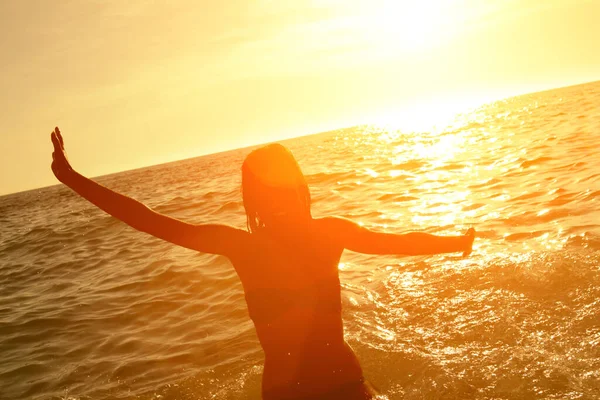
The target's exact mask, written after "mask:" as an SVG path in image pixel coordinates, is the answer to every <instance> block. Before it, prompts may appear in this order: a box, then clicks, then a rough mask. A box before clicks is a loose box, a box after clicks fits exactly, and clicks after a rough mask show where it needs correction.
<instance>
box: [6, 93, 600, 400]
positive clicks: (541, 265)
mask: <svg viewBox="0 0 600 400" xmlns="http://www.w3.org/2000/svg"><path fill="white" fill-rule="evenodd" d="M432 112H433V111H432ZM284 143H285V144H286V145H287V146H288V147H289V148H290V149H291V150H292V152H293V153H294V154H295V156H296V157H297V159H298V160H299V162H300V165H301V166H302V168H303V170H304V172H305V174H306V175H307V178H308V181H309V185H310V187H311V192H312V196H313V215H315V216H325V215H340V216H344V217H348V218H351V219H353V220H355V221H359V222H362V223H364V224H365V225H367V226H371V227H373V229H380V230H386V231H390V232H404V231H408V230H424V231H427V232H431V233H438V234H457V233H464V232H465V231H466V229H467V228H468V227H470V226H473V227H475V228H476V229H477V232H478V236H477V239H476V241H475V246H474V251H473V254H472V255H471V256H470V257H468V258H461V257H460V256H459V255H443V256H430V257H403V256H393V257H384V256H366V255H361V254H356V253H351V252H346V253H345V254H344V256H343V258H342V261H341V263H340V265H339V270H340V278H341V282H342V302H343V316H344V323H345V332H346V338H347V341H348V342H349V343H350V345H351V346H352V347H353V348H354V349H355V351H356V353H357V354H358V356H359V358H360V360H361V363H362V365H363V368H364V371H365V376H366V377H367V378H368V379H369V380H371V381H372V382H373V383H374V384H375V385H376V386H378V387H379V388H380V389H381V390H382V391H383V392H385V393H386V394H387V395H388V397H389V398H390V399H599V398H600V155H599V153H598V149H599V148H600V146H599V144H600V82H596V83H591V84H586V85H580V86H575V87H569V88H563V89H558V90H554V91H548V92H542V93H536V94H530V95H526V96H520V97H515V98H510V99H506V100H502V101H498V102H495V103H491V104H488V105H485V106H482V107H480V108H477V109H474V110H470V111H469V112H466V113H464V114H461V115H458V116H457V117H456V118H455V119H454V120H453V121H450V122H449V123H448V124H447V125H445V126H438V127H437V128H435V129H430V130H426V131H418V132H412V131H403V130H401V129H400V130H398V129H397V128H394V127H382V126H361V127H356V128H350V129H343V130H338V131H333V132H328V133H323V134H319V135H312V136H307V137H303V138H298V139H294V140H290V141H286V142H284ZM67 151H68V149H67ZM249 151H250V149H240V150H235V151H230V152H226V153H220V154H214V155H209V156H203V157H199V158H195V159H189V160H184V161H179V162H175V163H171V164H166V165H159V166H153V167H149V168H145V169H140V170H134V171H128V172H123V173H119V174H115V175H111V176H105V177H101V178H98V181H100V182H101V183H103V184H104V185H106V186H108V187H110V188H112V189H114V190H117V191H120V192H122V193H124V194H127V195H129V196H132V197H134V198H136V199H138V200H141V201H143V202H145V203H146V204H148V205H149V206H150V207H152V208H155V209H156V210H158V211H159V212H162V213H166V214H169V215H172V216H175V217H178V218H182V219H185V220H188V221H191V222H195V223H209V222H210V223H212V222H225V223H229V224H232V225H235V226H239V227H245V218H244V212H243V206H242V202H241V191H240V184H241V177H240V166H241V163H242V160H243V159H244V156H245V155H246V154H247V153H248V152H249ZM75 167H77V166H75ZM81 172H83V173H85V171H81ZM261 373H262V352H261V348H260V346H259V344H258V341H257V338H256V335H255V333H254V330H253V326H252V323H251V321H250V319H249V317H248V313H247V310H246V307H245V303H244V297H243V292H242V287H241V284H240V283H239V282H238V279H237V276H236V274H235V272H234V270H233V268H232V267H231V266H230V265H229V263H228V261H227V260H226V259H224V258H222V257H218V256H213V255H206V254H198V253H196V252H193V251H190V250H186V249H183V248H178V247H175V246H173V245H171V244H168V243H165V242H161V241H160V240H157V239H155V238H152V237H149V236H146V235H144V234H142V233H139V232H136V231H135V230H133V229H131V228H129V227H128V226H126V225H124V224H123V223H121V222H120V221H117V220H115V219H113V218H112V217H110V216H108V215H106V214H104V213H103V212H101V211H99V210H97V209H95V208H94V207H93V206H92V205H90V204H89V203H87V202H86V201H84V200H82V199H80V198H78V197H77V196H76V195H75V194H73V193H72V192H71V191H70V190H69V189H68V188H66V187H64V186H62V185H57V186H52V187H48V188H43V189H39V190H33V191H28V192H23V193H17V194H13V195H8V196H3V197H0V398H1V399H71V400H73V399H77V400H83V399H99V400H104V399H140V400H151V399H155V400H158V399H163V400H168V399H173V400H178V399H181V400H183V399H258V398H259V397H260V394H259V393H260V379H261Z"/></svg>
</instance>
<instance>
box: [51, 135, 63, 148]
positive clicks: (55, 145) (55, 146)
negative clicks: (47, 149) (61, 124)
mask: <svg viewBox="0 0 600 400" xmlns="http://www.w3.org/2000/svg"><path fill="white" fill-rule="evenodd" d="M50 139H51V140H52V144H53V145H54V150H59V149H60V148H61V147H60V143H59V142H58V138H57V137H56V133H55V132H54V131H53V132H52V133H51V134H50Z"/></svg>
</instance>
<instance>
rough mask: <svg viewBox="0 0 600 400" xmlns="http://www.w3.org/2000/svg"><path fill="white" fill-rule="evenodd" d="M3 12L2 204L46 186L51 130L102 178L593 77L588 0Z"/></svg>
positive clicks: (4, 1)
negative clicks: (11, 196) (416, 109)
mask: <svg viewBox="0 0 600 400" xmlns="http://www.w3.org/2000/svg"><path fill="white" fill-rule="evenodd" d="M0 19H1V23H0V55H1V57H2V62H1V63H0V93H2V95H1V97H0V108H1V110H2V114H1V115H2V117H1V118H0V128H1V129H0V134H1V135H2V143H3V146H2V149H3V151H2V157H0V168H1V169H2V175H1V178H0V194H3V193H10V192H15V191H20V190H26V189H31V188H34V187H39V186H46V185H50V184H54V183H57V181H56V180H55V178H54V177H53V175H52V172H51V171H50V162H51V151H52V150H51V149H52V146H51V143H50V132H51V130H52V129H53V127H54V126H56V125H58V126H59V127H60V128H61V130H62V132H63V135H64V137H65V142H66V143H65V144H66V148H67V152H68V154H69V157H70V160H71V163H72V164H73V166H74V167H75V169H77V170H78V171H79V172H81V173H83V174H84V175H87V176H97V175H102V174H106V173H110V172H116V171H120V170H125V169H131V168H135V167H141V166H145V165H151V164H157V163H160V162H166V161H171V160H176V159H181V158H187V157H192V156H196V155H201V154H206V153H213V152H216V151H220V150H225V149H230V148H236V147H242V146H245V145H249V144H254V143H262V142H267V141H273V140H277V139H282V138H285V137H292V136H298V135H304V134H310V133H317V132H321V131H325V130H330V129H335V128H341V127H345V126H351V125H354V124H357V123H364V122H378V121H380V120H383V121H388V122H389V121H394V122H395V123H397V125H398V126H400V127H402V126H403V124H407V127H409V126H410V124H411V123H412V122H415V121H410V120H409V119H410V118H409V116H410V115H412V116H414V115H420V116H421V118H425V119H429V118H430V117H431V118H432V119H433V118H435V115H434V114H435V112H434V111H440V112H441V111H448V110H454V109H458V108H460V107H462V106H465V105H469V104H472V103H474V102H477V101H482V100H491V99H494V98H499V97H504V96H507V95H511V94H520V93H526V92H530V91H536V90H541V89H547V88H554V87H560V86H566V85H569V84H574V83H580V82H587V81H594V80H598V79H600V41H599V40H598V38H600V24H599V23H598V21H599V20H600V0H591V1H585V0H489V1H487V0H486V1H483V0H420V1H403V0H395V1H388V0H365V1H358V0H356V1H352V0H313V1H308V0H302V1H301V0H290V1H285V0H257V1H251V0H244V1H238V0H226V1H198V0H195V1H191V0H179V1H167V0H164V1H159V0H156V1H151V0H128V1H122V0H118V1H117V0H105V1H101V0H62V1H52V0H37V1H33V0H1V1H0ZM426 104H430V105H431V104H433V106H430V107H431V108H430V109H431V110H433V111H432V113H431V114H430V115H427V114H424V113H410V114H409V115H407V114H403V113H402V111H403V110H404V111H406V110H407V109H411V110H412V109H414V107H416V106H420V107H423V106H424V105H426ZM413 119H414V118H413ZM416 122H417V123H418V122H419V121H416Z"/></svg>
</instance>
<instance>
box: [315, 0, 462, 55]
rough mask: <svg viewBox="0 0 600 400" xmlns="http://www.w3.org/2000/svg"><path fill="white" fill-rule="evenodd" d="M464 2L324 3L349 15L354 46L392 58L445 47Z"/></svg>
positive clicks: (349, 0)
mask: <svg viewBox="0 0 600 400" xmlns="http://www.w3.org/2000/svg"><path fill="white" fill-rule="evenodd" d="M461 2H464V0H420V1H415V0H395V1H394V0H371V1H368V2H367V1H361V0H346V1H344V2H337V1H324V3H329V4H328V5H329V6H330V7H331V6H333V7H334V8H335V9H336V11H338V12H339V14H343V15H345V18H344V22H345V23H348V25H349V26H352V29H351V30H352V36H353V38H352V41H353V42H354V43H356V44H358V43H360V44H362V45H363V46H366V47H369V48H370V49H371V50H376V52H377V53H387V54H389V55H393V54H394V53H398V52H400V53H406V52H414V51H419V50H427V49H429V48H431V47H433V46H435V45H436V44H439V43H442V42H443V41H444V40H445V39H447V38H448V37H449V36H450V35H451V34H452V33H453V31H454V26H455V22H456V18H457V17H458V16H459V14H460V9H461V8H460V7H459V3H461ZM348 25H346V26H348Z"/></svg>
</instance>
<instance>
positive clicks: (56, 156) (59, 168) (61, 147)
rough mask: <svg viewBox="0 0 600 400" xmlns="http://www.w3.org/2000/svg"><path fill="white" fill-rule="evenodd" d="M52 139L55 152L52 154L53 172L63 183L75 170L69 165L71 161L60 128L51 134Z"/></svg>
mask: <svg viewBox="0 0 600 400" xmlns="http://www.w3.org/2000/svg"><path fill="white" fill-rule="evenodd" d="M50 139H51V140H52V144H53V145H54V151H53V152H52V172H54V176H56V179H58V180H59V181H61V182H63V181H64V179H65V178H66V177H67V175H68V173H69V172H71V171H72V170H73V168H71V164H69V160H68V159H67V153H66V152H65V143H64V141H63V138H62V135H61V134H60V130H59V129H58V127H56V128H54V130H53V131H52V133H51V134H50Z"/></svg>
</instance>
